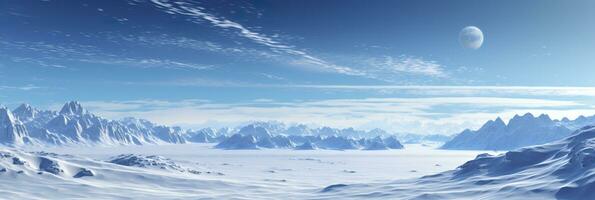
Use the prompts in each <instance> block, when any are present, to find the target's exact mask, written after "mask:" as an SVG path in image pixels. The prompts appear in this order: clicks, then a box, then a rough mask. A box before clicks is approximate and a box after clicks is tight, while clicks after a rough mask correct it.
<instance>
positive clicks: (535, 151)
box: [320, 126, 595, 200]
mask: <svg viewBox="0 0 595 200" xmlns="http://www.w3.org/2000/svg"><path fill="white" fill-rule="evenodd" d="M593 191H595V127H592V126H588V127H584V128H582V129H580V130H578V131H577V132H575V133H574V134H573V135H572V136H570V137H568V138H565V139H563V140H559V141H556V142H553V143H549V144H545V145H540V146H532V147H527V148H523V149H519V150H515V151H510V152H507V153H504V154H501V155H498V156H492V155H489V154H480V155H478V156H477V158H475V159H474V160H471V161H468V162H466V163H465V164H463V165H461V166H460V167H458V168H457V169H455V170H452V171H447V172H444V173H440V174H436V175H431V176H426V177H422V178H419V179H413V180H404V181H396V182H393V183H387V184H381V183H376V184H353V185H347V184H335V185H331V186H328V187H327V188H324V189H323V190H321V191H320V195H321V196H320V198H321V199H334V198H341V199H345V198H351V199H361V198H391V199H572V200H584V199H595V192H593Z"/></svg>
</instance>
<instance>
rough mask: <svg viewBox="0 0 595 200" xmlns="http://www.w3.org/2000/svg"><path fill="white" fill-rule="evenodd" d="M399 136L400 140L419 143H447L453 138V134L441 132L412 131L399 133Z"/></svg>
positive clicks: (407, 142)
mask: <svg viewBox="0 0 595 200" xmlns="http://www.w3.org/2000/svg"><path fill="white" fill-rule="evenodd" d="M397 138H399V140H400V141H402V142H403V143H405V144H419V143H424V142H436V143H445V142H448V141H450V140H451V139H452V138H453V136H449V135H440V134H431V135H422V134H411V133H410V134H401V135H398V136H397Z"/></svg>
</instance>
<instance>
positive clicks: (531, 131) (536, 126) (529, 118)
mask: <svg viewBox="0 0 595 200" xmlns="http://www.w3.org/2000/svg"><path fill="white" fill-rule="evenodd" d="M594 123H595V118H594V117H589V118H586V117H582V116H581V117H579V118H577V119H576V120H568V119H563V120H561V121H559V120H552V119H550V117H549V116H548V115H545V114H542V115H539V116H538V117H535V116H533V115H532V114H531V113H527V114H525V115H522V116H519V115H515V116H514V117H513V118H512V119H510V121H509V122H508V124H505V123H504V121H502V119H500V118H497V119H496V120H490V121H488V122H486V123H485V124H484V125H483V126H482V127H481V128H480V129H478V130H476V131H472V130H465V131H463V132H461V133H460V134H458V135H456V136H455V137H454V138H453V139H452V140H450V141H448V142H447V143H445V144H444V145H443V146H442V148H443V149H468V150H471V149H476V150H509V149H516V148H519V147H524V146H531V145H537V144H544V143H547V142H551V141H555V140H558V139H561V138H564V137H566V136H568V135H569V134H570V133H571V132H572V130H574V128H575V127H577V126H580V125H588V124H594Z"/></svg>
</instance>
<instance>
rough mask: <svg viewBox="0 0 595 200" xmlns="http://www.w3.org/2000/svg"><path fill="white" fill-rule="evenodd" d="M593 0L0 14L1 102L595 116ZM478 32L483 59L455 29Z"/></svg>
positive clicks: (334, 119) (228, 121)
mask: <svg viewBox="0 0 595 200" xmlns="http://www.w3.org/2000/svg"><path fill="white" fill-rule="evenodd" d="M593 6H595V2H593V1H572V2H562V1H449V2H446V1H425V0H422V1H372V2H369V1H338V0H337V1H334V0H329V1H314V0H310V1H182V2H178V1H165V0H153V1H150V0H146V1H145V0H129V1H76V2H74V1H58V0H44V1H32V0H25V1H22V0H18V1H17V0H8V1H2V2H0V23H1V24H2V29H0V98H1V99H2V101H1V103H2V104H4V105H7V106H9V107H14V106H16V105H18V104H19V103H22V102H27V103H30V104H33V105H36V106H38V107H41V108H52V109H55V108H56V107H59V105H60V104H61V103H63V102H64V101H68V100H79V101H81V102H83V103H84V104H85V105H86V107H88V108H89V109H90V110H91V111H94V112H97V113H100V114H101V115H104V116H106V117H109V118H120V117H123V116H137V117H143V118H148V119H150V120H153V121H156V122H158V123H163V124H169V125H182V126H184V127H203V126H223V125H233V124H237V123H240V122H245V121H249V120H280V121H285V122H289V123H298V122H300V123H308V124H318V125H332V126H339V127H347V126H354V127H358V128H365V129H370V128H374V127H380V128H385V129H388V130H391V131H395V132H418V133H445V134H452V133H455V132H458V131H460V130H462V129H463V128H474V127H477V126H479V125H480V124H481V123H482V122H483V120H487V119H490V118H495V117H496V116H502V117H504V118H509V117H511V116H513V115H514V114H515V113H523V112H534V113H548V114H550V115H552V116H553V117H557V118H559V117H562V116H568V117H576V116H577V115H579V114H583V115H592V114H595V112H594V110H595V109H593V107H592V106H591V104H592V103H593V102H594V99H593V97H594V96H595V88H591V86H592V85H593V84H595V79H593V78H592V74H593V72H594V70H593V66H594V64H595V62H594V61H593V58H592V57H593V56H592V54H593V53H592V52H594V49H593V47H595V38H594V37H593V35H595V27H594V26H591V25H590V24H592V21H593V19H595V13H594V12H592V9H590V8H593ZM471 25H472V26H477V27H479V28H480V29H481V30H482V31H483V33H484V36H485V41H484V44H483V46H482V47H481V48H480V49H477V50H470V49H465V48H463V47H462V46H461V45H460V44H459V41H458V34H459V31H460V30H461V29H462V28H464V27H466V26H471Z"/></svg>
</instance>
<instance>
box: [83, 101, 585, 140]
mask: <svg viewBox="0 0 595 200" xmlns="http://www.w3.org/2000/svg"><path fill="white" fill-rule="evenodd" d="M83 104H84V105H85V106H86V107H88V108H89V109H90V110H92V111H95V112H98V113H100V114H102V115H104V116H108V117H110V118H120V117H125V116H135V117H141V118H147V119H150V120H153V121H156V122H158V123H163V124H168V125H181V124H183V125H187V126H194V127H196V126H206V125H212V124H234V123H235V124H240V123H243V122H246V121H251V120H279V121H284V122H287V123H306V124H318V125H331V126H336V127H356V128H365V129H371V128H376V127H380V128H384V129H387V130H390V131H393V132H416V133H444V134H453V133H456V132H459V131H461V130H463V129H465V128H477V127H479V126H480V125H481V124H482V123H483V122H485V121H486V120H489V119H493V118H495V117H497V116H501V117H504V118H505V119H507V118H510V117H512V116H513V115H514V114H519V113H520V114H522V113H524V112H534V113H536V114H538V113H548V114H552V115H553V117H558V118H560V117H563V116H567V117H576V116H577V115H578V114H584V115H589V114H592V113H595V109H593V108H591V107H590V106H588V105H584V104H581V103H578V102H574V101H563V100H548V99H531V98H495V97H446V98H366V99H331V100H311V101H286V102H283V101H275V100H271V99H264V100H263V99H256V100H254V101H250V102H245V103H216V102H210V101H204V100H183V101H155V100H139V101H111V102H97V101H95V102H83ZM213 116H217V118H216V120H214V119H213Z"/></svg>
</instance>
